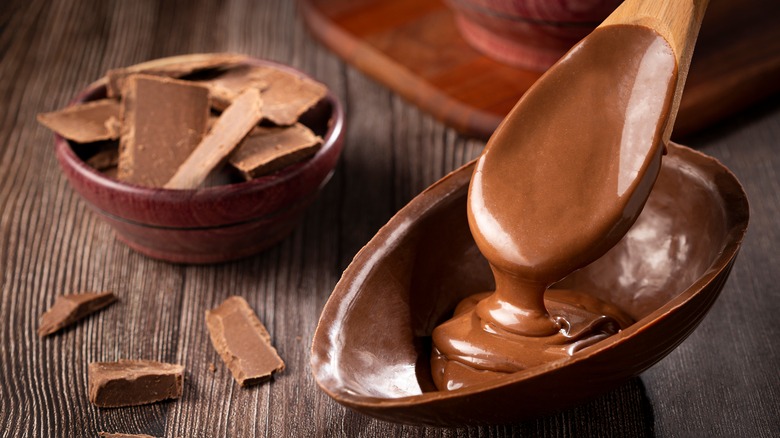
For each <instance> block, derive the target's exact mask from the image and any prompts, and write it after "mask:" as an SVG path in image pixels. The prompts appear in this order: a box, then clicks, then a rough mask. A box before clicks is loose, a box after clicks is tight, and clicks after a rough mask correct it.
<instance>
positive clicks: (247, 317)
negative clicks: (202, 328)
mask: <svg viewBox="0 0 780 438" xmlns="http://www.w3.org/2000/svg"><path fill="white" fill-rule="evenodd" d="M206 327H208V330H209V335H210V336H211V343H212V344H213V345H214V348H215V349H216V350H217V352H218V353H219V355H220V356H221V357H222V360H223V361H224V362H225V364H226V365H227V366H228V368H229V369H230V372H231V373H232V374H233V378H234V379H235V380H236V381H237V382H238V384H239V385H241V386H248V385H253V384H256V383H261V382H264V381H266V380H269V379H270V378H271V375H272V374H273V373H276V372H279V371H282V370H284V362H283V361H282V359H281V358H280V357H279V354H278V353H277V352H276V349H275V348H274V347H273V346H272V345H271V336H270V335H269V334H268V331H267V330H266V329H265V327H264V326H263V324H262V323H261V322H260V320H259V319H258V318H257V315H255V313H254V312H253V311H252V309H251V308H250V307H249V304H247V302H246V300H245V299H243V298H242V297H239V296H232V297H230V298H228V299H226V300H225V301H224V302H223V303H222V304H221V305H220V306H219V307H217V308H216V309H212V310H207V311H206Z"/></svg>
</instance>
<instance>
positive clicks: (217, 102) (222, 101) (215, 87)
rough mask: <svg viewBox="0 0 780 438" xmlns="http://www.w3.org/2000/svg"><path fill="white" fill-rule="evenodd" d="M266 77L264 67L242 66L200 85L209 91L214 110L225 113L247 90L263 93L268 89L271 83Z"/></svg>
mask: <svg viewBox="0 0 780 438" xmlns="http://www.w3.org/2000/svg"><path fill="white" fill-rule="evenodd" d="M265 76H267V69H265V68H263V67H256V66H252V65H241V66H238V67H235V68H231V69H229V70H226V71H225V72H224V73H222V74H220V75H219V76H216V77H214V78H210V79H206V80H203V81H202V82H199V83H202V84H203V85H204V86H206V87H207V88H208V89H209V93H210V95H211V106H212V108H214V109H216V110H218V111H224V110H225V108H227V107H229V106H230V105H231V104H232V103H233V101H234V100H236V98H238V96H239V95H240V94H241V93H243V92H244V91H245V90H246V89H247V88H257V89H258V90H261V91H262V90H265V89H267V88H268V86H269V83H268V81H267V80H266V79H265Z"/></svg>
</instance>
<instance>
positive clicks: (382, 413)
mask: <svg viewBox="0 0 780 438" xmlns="http://www.w3.org/2000/svg"><path fill="white" fill-rule="evenodd" d="M473 166H474V163H473V162H472V163H470V164H468V165H466V166H464V167H462V168H460V169H458V170H456V171H455V172H453V173H451V174H449V175H447V176H446V177H444V178H443V179H442V180H440V181H439V182H437V183H436V184H434V185H432V186H431V187H429V188H428V189H427V190H425V191H424V192H423V193H422V194H420V195H419V196H417V197H416V198H415V199H413V200H412V201H411V202H410V203H409V204H408V205H407V206H406V207H404V208H403V209H402V210H401V211H399V212H398V214H396V215H395V216H394V217H393V218H392V219H391V220H390V221H389V222H388V223H387V224H386V225H385V226H384V227H383V228H382V229H381V230H380V231H379V232H378V233H377V235H376V236H375V237H374V238H373V239H372V240H371V241H370V242H369V243H368V244H367V245H366V246H365V247H364V248H363V249H362V250H361V251H360V252H359V253H358V254H357V255H356V256H355V258H354V260H353V261H352V264H351V265H350V266H349V267H348V268H347V270H346V271H345V272H344V275H343V277H342V278H341V280H340V281H339V283H338V284H337V285H336V288H335V290H334V291H333V294H332V295H331V297H330V299H329V300H328V302H327V304H326V305H325V308H324V310H323V312H322V316H321V318H320V322H319V325H318V327H317V330H316V333H315V335H314V340H313V345H312V357H311V364H312V369H313V373H314V376H315V379H316V380H317V383H318V384H319V385H320V387H321V388H322V390H324V391H325V392H326V393H327V394H328V395H329V396H331V397H332V398H333V399H335V400H336V401H338V402H339V403H341V404H343V405H345V406H347V407H350V408H352V409H355V410H358V411H360V412H363V413H366V414H369V415H372V416H375V417H378V418H382V419H385V420H390V421H398V422H403V423H412V424H419V423H422V424H429V425H439V426H457V425H476V424H486V423H505V422H514V421H519V420H523V419H527V418H531V417H536V416H540V415H545V414H549V413H551V412H553V411H556V410H559V409H565V408H568V407H571V406H574V405H577V404H579V403H582V402H584V401H586V400H588V399H590V398H592V397H595V396H597V395H599V394H601V393H604V392H606V391H608V390H610V389H612V388H615V387H617V386H618V385H620V384H621V383H624V382H626V381H627V380H628V379H629V378H631V377H633V376H636V375H638V374H639V373H641V372H642V371H644V370H646V369H647V368H648V367H650V366H652V365H653V364H655V363H656V362H658V361H659V360H660V359H661V358H663V357H664V356H666V355H667V354H668V353H669V352H670V351H672V350H673V349H674V348H675V347H676V346H677V345H679V344H680V343H681V342H682V341H683V340H684V339H685V338H686V337H687V336H688V335H689V334H690V333H691V332H692V331H693V330H694V328H696V326H697V325H698V324H699V322H701V320H702V318H704V315H705V314H706V313H707V311H708V310H709V308H710V307H711V306H712V304H713V302H714V300H715V299H716V298H717V296H718V294H719V293H720V291H721V289H722V287H723V284H724V282H725V281H726V278H727V277H728V275H729V272H730V270H731V266H732V264H733V263H734V260H735V257H736V255H737V252H738V250H739V247H740V244H741V242H742V239H743V237H744V235H745V231H746V229H747V224H748V214H749V213H748V202H747V198H746V196H745V193H744V191H743V189H742V187H741V185H740V184H739V182H738V181H737V179H736V177H735V176H734V175H733V174H732V173H731V172H730V171H729V170H728V169H726V168H725V167H724V166H723V165H722V164H720V163H719V162H718V161H717V160H715V159H713V158H711V157H708V156H706V155H704V154H702V153H699V152H696V151H694V150H692V149H689V148H687V147H684V146H679V145H674V144H672V145H670V146H669V148H668V155H666V156H665V157H664V159H663V165H662V170H661V173H660V176H659V177H658V180H657V182H656V184H655V186H654V189H653V191H652V193H651V195H650V198H649V199H648V202H647V204H646V206H645V208H644V210H643V212H642V214H641V215H640V217H639V219H638V220H637V222H636V223H635V224H634V226H633V227H632V228H631V230H630V231H629V232H628V234H627V235H626V236H625V237H624V238H623V239H622V240H621V241H620V242H619V243H618V244H617V245H616V246H615V247H614V248H612V249H611V250H610V251H609V252H608V253H606V254H605V255H604V256H603V257H602V258H600V259H599V260H597V261H595V262H594V263H592V264H591V265H588V266H587V267H585V268H583V269H581V270H580V271H577V272H575V273H574V274H572V275H570V276H569V277H567V278H565V279H564V280H563V281H562V282H561V283H559V284H558V285H556V286H554V287H564V286H565V287H568V288H572V287H573V288H578V289H581V290H586V291H589V292H590V293H592V294H593V295H595V296H597V297H599V298H601V299H603V300H605V301H610V302H613V303H615V304H617V305H618V306H619V307H621V308H622V309H623V310H624V311H626V312H627V313H629V314H630V316H632V317H633V318H634V319H635V320H636V321H637V322H636V323H634V324H633V325H631V326H629V327H628V328H627V329H625V330H623V331H621V332H620V333H618V334H616V335H613V336H611V337H609V338H607V339H605V340H603V341H601V342H599V343H597V344H594V345H593V346H591V347H588V348H586V349H583V350H581V351H579V352H577V353H575V354H574V355H573V356H571V357H567V358H565V359H561V360H558V361H554V362H550V363H547V364H544V365H541V366H538V367H533V368H529V369H527V370H524V371H520V372H517V373H514V374H507V375H506V376H503V377H500V378H498V379H496V380H494V381H491V382H486V383H483V384H478V385H474V386H469V387H465V388H461V389H456V390H453V391H438V390H437V389H436V387H435V386H434V385H433V382H432V379H431V370H430V349H431V341H430V335H431V332H432V331H433V328H434V327H436V326H437V325H438V324H440V323H441V322H443V321H445V320H446V319H448V318H449V317H450V315H451V313H452V311H453V308H454V307H455V305H456V304H457V303H458V302H459V301H460V300H461V299H462V298H464V297H466V296H468V295H471V294H473V293H476V292H480V291H486V290H492V289H493V286H494V284H493V277H492V274H491V272H490V269H489V267H488V264H487V262H486V260H485V259H484V258H483V257H482V255H481V254H480V252H479V251H478V250H477V248H476V246H475V244H474V241H473V239H472V237H471V233H470V232H469V227H468V222H467V218H466V197H467V189H468V184H469V180H470V177H471V173H472V170H473Z"/></svg>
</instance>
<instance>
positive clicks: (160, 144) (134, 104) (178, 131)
mask: <svg viewBox="0 0 780 438" xmlns="http://www.w3.org/2000/svg"><path fill="white" fill-rule="evenodd" d="M122 119H123V122H124V125H123V129H122V137H121V140H120V144H119V179H120V180H122V181H126V182H130V183H135V184H140V185H144V186H148V187H162V186H163V185H164V184H165V183H166V182H167V181H168V180H169V179H170V178H171V177H172V176H173V174H174V173H175V172H176V169H177V168H178V167H179V166H180V165H181V164H182V163H183V162H184V161H185V160H186V159H187V157H188V156H189V155H190V154H191V153H192V151H193V150H194V149H195V147H196V146H197V145H198V143H199V142H200V141H201V139H202V138H203V135H204V133H205V132H206V128H207V125H208V119H209V97H208V89H206V88H205V87H202V86H200V85H196V84H194V83H192V82H186V81H179V80H176V79H169V78H161V77H156V76H148V75H134V76H131V77H129V78H128V80H127V88H126V91H125V94H124V101H123V106H122Z"/></svg>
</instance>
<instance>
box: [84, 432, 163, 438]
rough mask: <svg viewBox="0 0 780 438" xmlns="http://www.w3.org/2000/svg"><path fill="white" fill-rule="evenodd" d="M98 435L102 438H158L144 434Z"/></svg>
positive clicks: (107, 433) (105, 433)
mask: <svg viewBox="0 0 780 438" xmlns="http://www.w3.org/2000/svg"><path fill="white" fill-rule="evenodd" d="M98 435H99V436H100V438H156V437H153V436H151V435H146V434H143V433H138V434H135V433H109V432H99V433H98Z"/></svg>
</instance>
